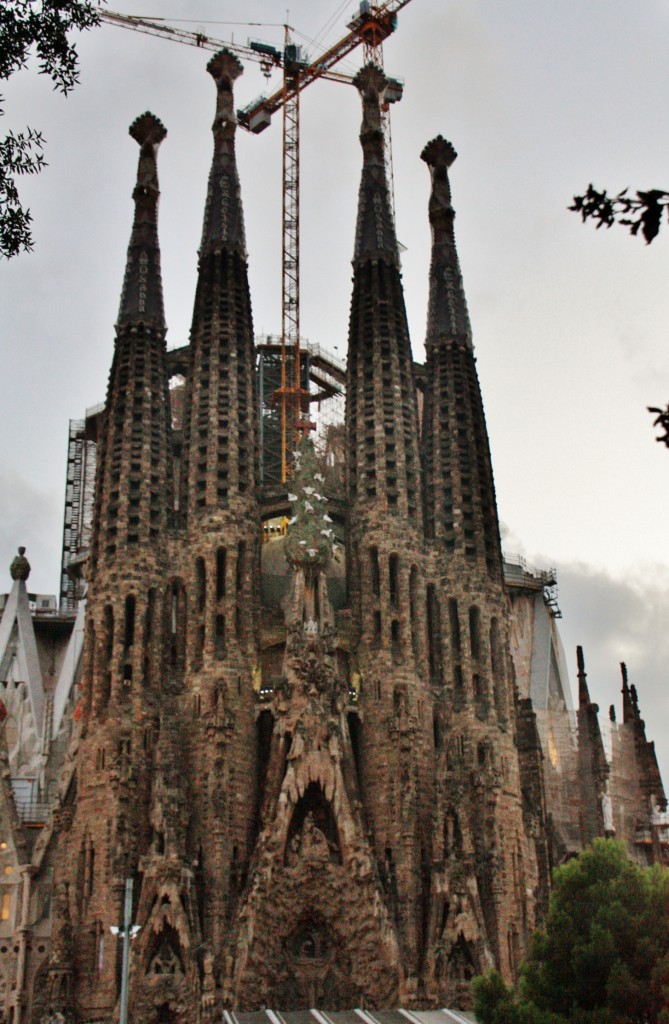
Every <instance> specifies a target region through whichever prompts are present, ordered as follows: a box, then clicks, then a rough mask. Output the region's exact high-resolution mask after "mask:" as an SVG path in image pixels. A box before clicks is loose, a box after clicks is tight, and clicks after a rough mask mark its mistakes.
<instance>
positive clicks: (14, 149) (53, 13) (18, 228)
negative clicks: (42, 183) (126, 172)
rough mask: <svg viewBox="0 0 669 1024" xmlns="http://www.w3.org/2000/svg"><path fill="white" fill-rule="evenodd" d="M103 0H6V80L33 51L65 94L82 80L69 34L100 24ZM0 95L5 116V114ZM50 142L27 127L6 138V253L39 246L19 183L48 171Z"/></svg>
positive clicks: (1, 147) (2, 67) (2, 179)
mask: <svg viewBox="0 0 669 1024" xmlns="http://www.w3.org/2000/svg"><path fill="white" fill-rule="evenodd" d="M99 4H100V0H0V80H6V79H8V78H9V77H10V75H13V74H14V72H15V71H18V70H19V69H20V68H24V67H25V66H26V65H27V63H28V57H29V55H30V53H31V51H33V50H34V51H35V53H36V55H37V60H38V62H39V73H40V74H42V75H48V76H49V78H50V79H51V81H52V82H53V85H54V89H57V90H59V92H62V93H63V94H64V95H67V93H68V92H69V91H70V89H72V87H73V86H74V85H76V83H77V82H78V80H79V71H78V67H77V52H76V49H75V48H74V46H73V45H72V44H71V43H70V41H69V38H68V35H69V33H71V32H73V31H74V30H76V29H87V28H90V27H91V26H92V25H97V24H99V21H100V14H99V10H98V7H99ZM2 102H3V101H2V98H1V97H0V116H1V115H2V114H3V113H4V110H3V107H2ZM43 146H44V139H43V138H42V135H41V133H40V132H38V131H35V130H33V129H32V128H26V129H25V131H22V132H17V133H14V132H9V133H8V134H7V135H6V136H5V137H4V139H0V255H1V256H5V257H7V258H9V257H11V256H16V255H17V254H18V253H19V252H21V251H22V250H24V251H29V250H30V249H32V247H33V240H32V234H31V229H30V223H31V217H30V210H26V209H24V208H23V206H22V204H21V201H20V197H19V192H18V185H17V178H18V177H20V176H21V175H22V174H36V173H37V172H38V171H40V170H41V169H42V167H44V154H43Z"/></svg>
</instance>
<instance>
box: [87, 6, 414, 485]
mask: <svg viewBox="0 0 669 1024" xmlns="http://www.w3.org/2000/svg"><path fill="white" fill-rule="evenodd" d="M409 2H410V0H384V2H381V3H373V2H371V0H361V3H360V7H359V10H358V13H357V14H356V16H355V17H354V18H353V20H352V21H350V22H349V24H348V25H347V28H348V33H347V34H346V35H345V36H344V37H343V38H342V39H340V40H339V42H337V43H335V44H334V46H331V47H330V48H329V49H328V50H326V52H325V53H323V54H322V55H321V56H320V57H318V58H317V59H316V60H315V61H312V62H309V61H307V60H306V59H303V55H302V50H301V47H299V46H297V45H295V44H294V42H293V41H292V38H291V36H290V31H291V30H290V27H289V26H288V25H285V26H284V31H285V35H284V47H283V52H282V51H281V50H278V49H277V48H276V47H273V46H270V45H268V44H266V43H260V42H252V41H249V43H248V45H247V46H243V45H240V44H238V43H229V42H223V41H221V40H217V39H212V38H211V37H210V36H208V35H205V33H203V32H190V31H188V30H185V29H178V28H174V27H173V26H170V25H167V24H165V23H163V22H162V21H161V20H159V19H154V18H138V17H134V16H132V15H126V14H118V13H115V12H114V11H101V12H100V17H101V20H102V21H105V22H107V23H109V24H113V25H118V26H120V27H121V28H128V29H134V30H135V31H138V32H144V33H146V34H147V35H153V36H159V37H161V38H164V39H171V40H173V41H174V42H180V43H187V44H189V45H191V46H199V47H202V48H204V49H207V50H220V49H223V48H227V49H228V50H231V51H232V52H233V53H235V54H236V55H237V56H238V57H240V59H242V60H252V61H255V62H256V63H259V64H260V66H261V68H262V71H263V73H264V74H265V76H266V77H268V78H269V76H270V75H271V72H272V70H273V69H274V68H280V69H282V71H283V83H282V86H281V88H280V89H278V90H276V92H274V93H272V95H271V96H268V97H264V96H263V97H261V98H260V99H258V100H256V101H254V102H253V103H251V104H249V105H248V106H247V107H245V108H244V109H243V110H239V111H238V112H237V119H238V122H239V124H240V126H241V127H242V128H246V129H247V130H248V131H250V132H252V133H254V134H256V135H257V134H259V133H260V132H262V131H264V129H265V128H267V127H268V126H269V124H270V123H271V119H272V115H273V114H275V113H277V112H278V111H279V110H282V111H283V188H282V243H281V387H280V388H279V389H277V392H276V396H275V397H276V399H277V400H278V402H279V404H280V411H281V451H282V454H281V478H282V481H283V482H284V483H285V481H286V480H287V478H288V476H289V474H290V470H291V456H292V453H293V451H294V450H295V448H296V445H297V444H298V442H299V438H300V436H301V435H302V434H303V433H308V432H309V430H310V429H311V427H312V424H311V423H310V422H309V397H310V396H309V391H308V388H307V382H306V381H303V379H302V378H303V372H302V360H301V354H300V196H299V189H300V93H301V92H302V90H303V89H304V88H306V86H308V85H310V84H311V83H312V82H314V81H316V79H319V78H326V79H329V80H331V81H337V82H351V80H352V78H351V76H350V75H347V74H344V73H342V72H339V71H336V70H335V65H336V64H337V63H338V62H339V61H340V60H342V59H343V58H344V57H347V56H348V55H349V54H350V53H352V51H353V50H355V49H356V48H357V47H358V46H360V45H362V47H363V54H364V63H369V62H372V63H375V64H376V65H377V66H379V67H383V42H384V40H385V39H387V38H388V36H390V35H391V34H392V33H393V32H394V31H395V29H396V27H397V14H398V12H399V11H400V10H401V9H402V8H403V7H406V5H407V4H408V3H409ZM401 95H402V85H401V83H400V82H399V81H398V80H396V79H391V80H390V83H389V86H388V89H387V90H386V95H385V109H384V111H383V112H382V116H383V127H384V143H385V149H386V163H387V170H388V184H389V188H390V196H391V203H392V196H393V191H394V190H393V174H392V156H391V151H390V120H389V116H388V104H390V103H393V102H395V101H396V100H399V99H400V97H401ZM305 414H306V418H305Z"/></svg>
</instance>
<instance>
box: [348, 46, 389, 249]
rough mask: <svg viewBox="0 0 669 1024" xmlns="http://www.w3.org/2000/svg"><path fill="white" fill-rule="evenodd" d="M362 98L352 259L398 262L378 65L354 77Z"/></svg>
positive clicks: (382, 87) (384, 85) (383, 86)
mask: <svg viewBox="0 0 669 1024" xmlns="http://www.w3.org/2000/svg"><path fill="white" fill-rule="evenodd" d="M353 84H354V85H355V86H356V88H357V89H358V92H359V93H360V96H361V98H362V127H361V129H360V142H361V144H362V152H363V170H362V180H361V182H360V195H359V201H358V222H357V227H356V233H355V251H354V256H353V259H354V262H356V261H358V260H361V259H364V258H365V257H368V256H378V255H380V254H381V253H383V255H384V257H385V258H386V259H387V258H388V256H390V258H391V259H392V261H393V262H394V263H395V264H396V265H397V266H399V257H398V254H397V239H396V237H395V225H394V223H393V215H392V210H391V204H390V195H389V192H388V182H387V179H386V159H385V150H384V145H383V128H382V125H381V103H382V102H383V95H384V93H385V91H386V89H387V88H388V84H389V83H388V79H387V78H386V76H385V75H384V73H383V71H381V69H380V68H377V67H376V66H375V65H374V64H366V65H365V67H364V68H361V69H360V71H359V72H358V74H357V75H356V76H355V78H354V79H353Z"/></svg>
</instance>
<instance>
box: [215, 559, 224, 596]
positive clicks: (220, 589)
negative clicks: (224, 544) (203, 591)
mask: <svg viewBox="0 0 669 1024" xmlns="http://www.w3.org/2000/svg"><path fill="white" fill-rule="evenodd" d="M225 570H226V554H225V548H218V550H217V551H216V600H217V601H220V600H221V598H222V597H225Z"/></svg>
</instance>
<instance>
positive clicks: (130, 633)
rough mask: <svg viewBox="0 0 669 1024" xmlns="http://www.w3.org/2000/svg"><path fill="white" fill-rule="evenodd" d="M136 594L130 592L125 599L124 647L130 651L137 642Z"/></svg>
mask: <svg viewBox="0 0 669 1024" xmlns="http://www.w3.org/2000/svg"><path fill="white" fill-rule="evenodd" d="M135 607H136V601H135V595H134V594H128V596H127V597H126V599H125V621H124V627H123V648H124V651H126V652H127V651H129V650H130V648H131V647H132V645H133V644H134V642H135Z"/></svg>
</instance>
